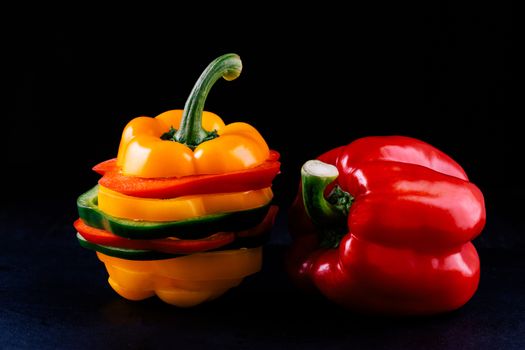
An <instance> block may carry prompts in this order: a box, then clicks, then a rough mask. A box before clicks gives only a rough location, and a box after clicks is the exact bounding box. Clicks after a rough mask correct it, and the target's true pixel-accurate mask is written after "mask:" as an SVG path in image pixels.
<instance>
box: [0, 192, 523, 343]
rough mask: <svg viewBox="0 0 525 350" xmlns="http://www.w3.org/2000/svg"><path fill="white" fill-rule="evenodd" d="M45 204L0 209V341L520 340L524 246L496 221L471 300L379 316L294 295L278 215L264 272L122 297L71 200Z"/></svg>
mask: <svg viewBox="0 0 525 350" xmlns="http://www.w3.org/2000/svg"><path fill="white" fill-rule="evenodd" d="M47 204H48V205H47V209H46V207H45V206H43V205H42V202H34V203H33V202H25V203H24V204H16V203H12V204H10V206H9V207H7V209H4V210H2V217H1V225H2V226H1V232H2V241H3V244H2V246H3V249H2V254H0V347H1V348H28V349H34V348H39V349H54V348H64V349H72V348H86V349H88V348H89V349H93V348H131V349H134V348H162V347H169V348H174V347H177V348H179V349H186V348H193V347H195V348H213V349H222V348H225V349H226V348H227V349H256V348H257V349H258V348H261V349H263V348H264V349H269V348H271V349H280V348H287V349H291V348H297V349H340V348H341V349H343V348H345V349H346V348H354V349H362V348H387V349H471V348H477V349H520V348H523V347H525V316H524V315H525V314H524V312H525V293H524V292H525V273H524V272H525V255H524V254H523V251H521V250H520V249H514V248H515V247H518V248H519V247H521V243H522V242H521V241H518V242H507V241H504V242H499V241H498V239H497V238H495V237H498V236H500V237H505V236H506V235H503V233H507V234H512V235H510V237H519V235H518V232H512V231H513V230H516V229H517V228H516V227H513V226H512V225H510V224H508V222H506V221H505V220H500V219H498V217H493V220H489V223H488V224H487V227H486V229H485V231H484V232H483V234H482V235H481V236H480V238H479V239H478V240H477V241H475V244H476V246H477V247H478V250H479V254H480V258H481V265H482V273H481V282H480V286H479V289H478V291H477V293H476V294H475V295H474V297H473V298H472V299H471V301H470V302H469V303H467V304H466V305H465V306H464V307H463V308H461V309H460V310H457V311H455V312H452V313H449V314H446V315H440V316H433V317H423V318H385V317H370V316H369V317H366V316H363V315H357V314H353V313H350V312H348V311H345V310H342V309H340V308H338V307H336V306H334V305H332V304H331V303H329V302H328V301H326V300H324V299H323V298H321V297H312V296H305V295H303V294H301V293H300V292H299V291H297V290H295V288H294V287H293V286H292V285H291V284H290V282H289V280H288V279H287V276H286V274H285V273H284V272H283V269H282V258H283V254H284V252H285V250H286V247H287V244H288V242H289V241H288V236H287V232H286V229H285V227H286V218H285V215H283V211H281V212H280V215H279V218H278V221H277V224H276V227H275V230H274V232H273V236H272V239H271V241H270V242H269V244H268V245H267V246H266V247H265V251H264V252H265V256H264V265H263V269H262V271H261V272H260V273H258V274H256V275H253V276H251V277H248V278H246V279H245V281H244V282H243V283H242V284H241V285H240V286H239V287H237V288H234V289H232V290H230V291H229V292H228V293H226V294H225V295H224V296H223V297H221V298H219V299H217V300H216V301H213V302H209V303H206V304H202V305H200V306H197V307H195V308H190V309H181V308H177V307H173V306H170V305H167V304H165V303H163V302H161V301H160V300H158V299H156V298H150V299H148V300H145V301H140V302H132V301H127V300H125V299H123V298H121V297H120V296H119V295H117V294H116V293H115V292H114V291H113V290H112V289H111V288H110V286H109V285H108V283H107V281H106V280H107V273H106V271H105V269H104V266H103V264H102V263H101V262H100V261H98V260H97V258H96V256H95V254H94V253H93V252H92V251H89V250H86V249H83V248H81V247H80V246H79V245H78V243H77V241H76V239H75V231H74V229H73V228H72V225H71V224H72V221H73V219H74V218H75V216H76V213H75V207H74V206H73V205H70V204H71V203H64V202H62V201H58V202H57V203H55V202H53V201H51V202H48V203H47ZM35 208H40V210H34V209H35ZM53 208H54V209H53ZM28 212H31V215H28ZM488 237H491V239H488ZM502 239H503V238H502ZM512 247H514V248H512Z"/></svg>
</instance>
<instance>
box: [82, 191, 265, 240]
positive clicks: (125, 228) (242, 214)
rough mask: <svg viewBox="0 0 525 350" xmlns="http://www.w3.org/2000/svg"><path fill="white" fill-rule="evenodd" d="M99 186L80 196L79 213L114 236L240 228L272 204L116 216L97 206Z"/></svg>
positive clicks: (190, 234)
mask: <svg viewBox="0 0 525 350" xmlns="http://www.w3.org/2000/svg"><path fill="white" fill-rule="evenodd" d="M98 188H99V185H96V186H95V187H93V188H92V189H91V190H89V191H87V192H86V193H84V194H82V195H80V196H79V197H78V199H77V208H78V214H79V216H80V218H81V219H82V221H83V222H85V223H86V224H87V225H89V226H90V227H93V228H98V229H104V230H107V231H109V232H111V233H114V234H115V235H118V236H121V237H125V238H132V239H156V238H164V237H177V238H180V239H197V238H204V237H207V236H209V235H210V234H211V233H213V232H217V231H241V230H246V229H248V228H250V227H253V226H255V225H257V224H258V223H260V222H261V221H262V220H263V219H264V217H265V216H266V214H267V213H268V210H269V209H270V205H269V204H268V205H264V206H261V207H257V208H254V209H247V210H240V211H235V212H224V213H216V214H210V215H205V216H199V217H194V218H190V219H186V220H177V221H165V222H158V221H144V220H129V219H122V218H117V217H114V216H111V215H108V214H107V213H105V212H103V211H102V210H100V208H99V207H98Z"/></svg>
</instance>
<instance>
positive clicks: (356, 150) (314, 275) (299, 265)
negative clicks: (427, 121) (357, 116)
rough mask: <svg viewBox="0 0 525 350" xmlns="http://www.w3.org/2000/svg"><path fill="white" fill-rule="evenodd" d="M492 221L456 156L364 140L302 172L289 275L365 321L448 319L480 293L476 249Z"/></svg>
mask: <svg viewBox="0 0 525 350" xmlns="http://www.w3.org/2000/svg"><path fill="white" fill-rule="evenodd" d="M485 220H486V214H485V204H484V199H483V195H482V193H481V191H480V190H479V189H478V188H477V187H476V186H475V185H474V184H473V183H471V182H469V180H468V177H467V175H466V174H465V172H464V170H463V169H462V168H461V166H460V165H459V164H457V163H456V162H455V161H454V160H452V159H451V158H450V157H449V156H447V155H446V154H444V153H443V152H441V151H439V150H438V149H436V148H434V147H432V146H431V145H429V144H427V143H425V142H422V141H420V140H417V139H413V138H409V137H401V136H388V137H365V138H361V139H358V140H356V141H354V142H352V143H350V144H349V145H347V146H342V147H338V148H336V149H334V150H331V151H329V152H327V153H325V154H323V155H321V156H320V157H319V158H318V160H315V161H309V162H306V163H305V165H304V166H303V168H302V181H301V186H300V191H299V193H298V196H297V197H296V200H295V202H294V203H293V205H292V207H291V209H290V232H291V235H292V238H293V242H292V246H291V248H290V251H289V252H288V256H287V268H288V271H289V273H290V276H291V277H292V279H293V280H294V281H295V282H296V283H297V284H298V285H299V286H302V287H304V288H308V289H311V290H315V289H318V290H319V291H320V292H321V293H322V294H324V295H325V296H326V297H328V298H329V299H330V300H332V301H334V302H335V303H338V304H340V305H342V306H344V307H347V308H350V309H353V310H356V311H359V312H367V313H369V312H371V313H387V314H405V315H408V314H412V315H417V314H434V313H441V312H446V311H450V310H454V309H457V308H459V307H461V306H462V305H464V304H465V303H466V302H467V301H468V300H469V299H470V298H471V297H472V296H473V294H474V293H475V291H476V289H477V287H478V282H479V278H480V263H479V258H478V254H477V252H476V249H475V247H474V245H473V244H472V243H471V240H472V239H474V238H475V237H476V236H477V235H478V234H480V232H481V231H482V229H483V227H484V225H485Z"/></svg>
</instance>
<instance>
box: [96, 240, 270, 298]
mask: <svg viewBox="0 0 525 350" xmlns="http://www.w3.org/2000/svg"><path fill="white" fill-rule="evenodd" d="M97 256H98V258H99V259H100V261H102V262H103V263H104V264H105V266H106V269H107V271H108V273H109V278H108V282H109V284H110V285H111V287H112V288H113V289H114V290H115V291H116V292H117V293H118V294H120V295H121V296H122V297H124V298H126V299H129V300H143V299H146V298H149V297H152V296H154V295H157V296H158V297H159V298H160V299H162V300H163V301H164V302H166V303H168V304H171V305H175V306H179V307H191V306H195V305H198V304H200V303H202V302H205V301H210V300H213V299H215V298H217V297H219V296H221V295H222V294H224V293H225V292H226V291H228V290H229V289H230V288H233V287H235V286H237V285H239V284H240V283H241V282H242V280H243V279H244V277H246V276H248V275H251V274H254V273H256V272H258V271H259V270H260V269H261V265H262V248H261V247H258V248H248V249H235V250H225V251H219V252H208V253H197V254H192V255H188V256H183V257H179V258H173V259H165V260H150V261H134V260H127V259H120V258H115V257H110V256H107V255H104V254H102V253H99V252H97Z"/></svg>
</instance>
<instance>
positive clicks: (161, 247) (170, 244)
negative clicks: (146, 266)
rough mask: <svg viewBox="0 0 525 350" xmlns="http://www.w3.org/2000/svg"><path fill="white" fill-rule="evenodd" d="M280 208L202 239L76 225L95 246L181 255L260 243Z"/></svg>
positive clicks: (82, 224)
mask: <svg viewBox="0 0 525 350" xmlns="http://www.w3.org/2000/svg"><path fill="white" fill-rule="evenodd" d="M277 210H278V209H277V207H276V206H272V207H271V208H270V210H269V211H268V213H267V215H266V217H265V218H264V219H263V220H262V221H261V222H260V223H259V224H257V225H256V226H255V227H252V228H250V229H247V230H243V231H236V232H217V233H214V234H212V235H209V236H207V237H205V238H201V239H178V238H174V237H168V238H161V239H128V238H124V237H120V236H117V235H115V234H113V233H111V232H109V231H106V230H103V229H99V228H94V227H91V226H89V225H87V224H86V223H85V222H84V221H83V220H82V219H77V220H76V221H75V222H74V223H73V226H74V227H75V229H76V230H77V231H78V233H79V234H80V235H81V237H82V238H83V239H84V240H86V241H87V242H89V243H92V244H95V245H103V246H107V247H117V248H124V249H135V250H152V251H157V252H163V253H169V254H173V255H181V254H193V253H201V252H204V251H209V250H216V249H221V250H224V249H231V248H232V246H233V244H232V243H234V241H235V243H236V244H235V245H239V246H240V247H248V246H253V244H254V243H255V244H257V243H260V240H259V239H254V238H262V239H264V238H266V237H263V236H265V235H266V233H267V232H269V231H270V229H271V227H272V225H273V222H274V220H275V215H276V214H277ZM259 245H260V244H259ZM92 248H95V250H97V249H96V248H97V247H96V246H92Z"/></svg>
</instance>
